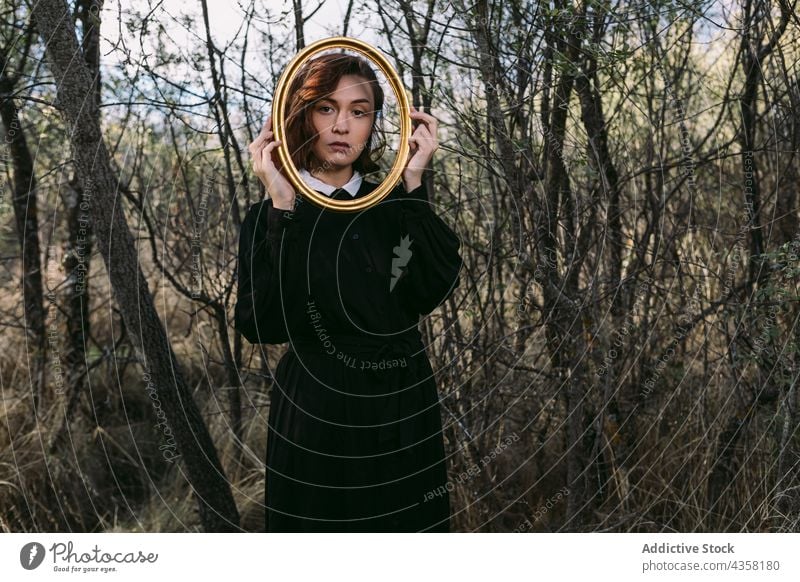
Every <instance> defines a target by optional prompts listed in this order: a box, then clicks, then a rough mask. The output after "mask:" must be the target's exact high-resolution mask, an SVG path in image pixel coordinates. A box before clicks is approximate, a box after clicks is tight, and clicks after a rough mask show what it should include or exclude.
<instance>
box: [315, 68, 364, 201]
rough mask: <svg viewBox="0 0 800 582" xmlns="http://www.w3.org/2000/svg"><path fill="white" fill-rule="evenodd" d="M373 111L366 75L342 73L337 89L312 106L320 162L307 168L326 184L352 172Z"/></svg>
mask: <svg viewBox="0 0 800 582" xmlns="http://www.w3.org/2000/svg"><path fill="white" fill-rule="evenodd" d="M374 118H375V113H374V107H373V96H372V90H371V88H370V86H369V84H368V81H367V80H366V79H363V78H361V77H357V76H356V75H345V76H343V77H342V78H341V79H339V84H338V85H337V86H336V90H335V91H334V92H333V93H331V94H330V96H328V97H325V98H323V99H321V100H320V101H319V102H317V103H316V104H315V105H314V106H313V111H312V113H311V120H312V123H313V124H314V129H315V130H316V131H317V135H318V136H319V137H318V139H316V141H315V142H314V145H313V146H312V151H313V152H314V155H315V156H316V158H317V159H318V160H319V161H321V162H322V163H321V164H320V166H318V167H316V168H312V169H311V170H310V172H311V173H312V174H314V175H315V176H316V177H317V178H319V179H320V180H322V181H323V182H326V183H328V184H334V185H338V186H341V185H344V184H345V183H347V181H348V180H349V179H350V177H352V175H353V169H352V166H353V162H355V160H356V158H358V156H359V155H360V153H361V152H362V151H363V150H364V148H365V147H366V145H367V141H368V140H369V137H370V134H371V133H372V125H373V123H374Z"/></svg>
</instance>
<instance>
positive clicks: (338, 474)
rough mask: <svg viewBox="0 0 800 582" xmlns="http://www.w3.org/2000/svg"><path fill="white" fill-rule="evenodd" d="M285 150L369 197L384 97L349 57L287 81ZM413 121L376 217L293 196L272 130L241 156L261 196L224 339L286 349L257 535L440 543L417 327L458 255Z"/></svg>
mask: <svg viewBox="0 0 800 582" xmlns="http://www.w3.org/2000/svg"><path fill="white" fill-rule="evenodd" d="M288 94H289V96H290V97H289V102H288V104H287V107H288V109H287V121H286V136H287V144H288V146H289V151H290V152H291V155H292V161H293V162H294V164H295V167H297V168H298V169H299V171H300V172H301V175H302V177H303V179H304V180H305V181H306V183H308V184H309V185H310V186H311V187H312V188H313V189H315V190H317V191H319V192H321V193H323V194H326V195H328V196H336V197H337V198H340V197H348V198H350V197H352V198H358V197H362V196H366V195H367V194H369V192H371V191H372V190H373V189H375V188H376V187H377V186H378V184H377V183H375V182H371V181H368V180H366V179H365V177H364V176H365V174H368V173H369V172H373V171H375V170H376V169H377V168H378V166H377V164H376V163H375V161H374V158H373V156H374V155H375V154H376V152H377V151H378V150H377V149H375V148H374V145H375V142H376V141H377V128H378V125H377V119H378V117H379V116H380V113H381V109H382V107H383V92H382V90H381V88H380V86H379V84H378V81H377V78H376V76H375V73H374V71H373V70H372V69H371V67H370V66H369V64H368V62H367V61H366V60H364V59H362V58H360V57H355V56H348V55H341V54H336V55H333V54H330V55H323V56H321V57H318V58H316V59H313V60H311V61H308V62H307V63H306V65H305V67H303V68H302V69H301V70H300V71H299V72H298V74H297V76H296V77H295V79H294V80H293V84H292V86H291V87H290V90H289V93H288ZM410 115H411V117H412V120H414V121H418V122H419V125H418V126H417V127H416V129H415V131H414V132H413V134H412V136H411V138H410V152H409V158H410V159H409V160H408V162H407V164H406V166H405V168H404V171H403V174H402V178H403V179H402V184H398V186H397V187H396V188H394V189H393V191H392V192H391V193H390V194H389V195H388V196H387V197H386V198H384V199H383V200H382V201H381V203H379V204H376V205H374V206H372V207H371V208H369V209H367V210H365V211H362V212H334V211H329V210H324V209H321V208H319V207H318V206H317V205H315V204H313V203H310V202H308V201H304V200H302V198H300V197H298V196H296V195H295V191H294V188H293V187H292V185H291V184H290V183H289V182H288V181H287V180H286V179H285V177H284V176H283V175H282V174H281V171H280V170H281V169H280V167H279V161H278V160H277V155H274V154H273V151H274V149H275V147H276V146H277V145H278V144H279V143H280V142H278V141H275V140H273V135H272V131H271V118H268V119H267V122H266V124H265V125H264V128H263V130H262V131H261V133H260V135H259V136H258V137H257V138H256V139H255V140H254V141H253V143H251V144H250V146H249V149H250V153H251V156H252V158H253V169H254V172H255V174H256V175H257V176H258V177H259V179H260V180H261V181H262V182H263V183H264V184H265V186H266V187H267V190H268V192H269V195H270V197H269V199H267V200H265V201H263V202H260V203H256V204H254V205H253V206H252V207H251V208H250V210H249V211H248V213H247V215H246V217H245V219H244V221H243V224H242V229H241V235H240V243H239V273H238V285H239V288H238V301H237V304H236V310H235V327H236V329H237V330H238V331H240V332H241V333H242V335H244V337H245V338H247V339H248V340H249V341H250V342H253V343H270V344H277V343H283V342H289V350H288V351H287V352H286V354H284V356H283V357H282V358H281V360H280V362H279V363H278V366H277V369H276V371H275V383H274V384H273V388H272V392H271V398H270V411H269V421H268V422H269V427H268V428H269V430H268V440H267V457H266V461H267V478H266V499H267V511H266V529H267V531H307V532H308V531H362V532H363V531H396V532H400V531H404V532H412V531H449V516H450V510H449V500H448V496H447V488H446V482H447V471H446V465H445V456H444V443H443V437H442V425H441V418H440V412H439V401H438V396H437V389H436V384H435V381H434V377H433V373H432V370H431V366H430V363H429V361H428V358H427V355H426V354H425V350H424V346H423V344H422V341H421V336H420V333H419V330H418V329H417V324H418V321H419V316H420V315H426V314H428V313H430V312H431V311H432V310H433V309H434V308H435V307H437V306H438V305H439V304H440V303H441V302H443V301H444V300H445V299H446V298H447V297H448V296H449V295H450V294H451V293H452V291H453V289H454V288H455V287H456V286H458V283H459V271H460V268H461V257H460V255H459V252H458V251H459V247H460V241H459V239H458V237H457V236H456V235H455V234H454V233H453V231H452V230H451V229H450V228H449V227H448V226H447V225H446V224H445V223H444V222H443V221H442V220H441V219H440V218H439V217H438V216H437V215H436V214H435V213H434V212H433V210H432V209H431V206H430V205H429V204H428V192H427V191H426V187H425V185H424V184H423V183H422V170H423V169H424V168H425V166H426V165H427V164H428V161H429V160H430V159H431V157H432V155H433V152H434V151H435V150H436V148H437V147H438V145H437V139H436V133H437V122H436V119H434V118H433V117H432V116H431V115H428V114H427V113H424V112H421V111H420V112H417V111H412V112H411V113H410Z"/></svg>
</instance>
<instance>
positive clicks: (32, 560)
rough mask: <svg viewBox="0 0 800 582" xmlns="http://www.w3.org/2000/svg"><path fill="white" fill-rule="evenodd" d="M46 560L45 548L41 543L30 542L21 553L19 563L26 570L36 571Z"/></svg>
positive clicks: (23, 547)
mask: <svg viewBox="0 0 800 582" xmlns="http://www.w3.org/2000/svg"><path fill="white" fill-rule="evenodd" d="M43 560H44V546H43V545H42V544H40V543H39V542H29V543H27V544H25V545H24V546H22V549H21V550H20V552H19V563H20V564H22V567H23V568H25V569H26V570H35V569H36V568H38V567H39V565H40V564H41V563H42V561H43Z"/></svg>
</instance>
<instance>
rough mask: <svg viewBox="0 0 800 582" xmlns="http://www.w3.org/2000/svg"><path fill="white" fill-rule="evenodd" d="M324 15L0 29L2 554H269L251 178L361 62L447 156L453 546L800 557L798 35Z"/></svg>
mask: <svg viewBox="0 0 800 582" xmlns="http://www.w3.org/2000/svg"><path fill="white" fill-rule="evenodd" d="M331 1H332V0H323V1H322V2H320V3H316V2H304V1H303V0H293V1H292V2H291V3H285V4H284V5H282V6H280V5H278V3H266V2H250V1H248V0H239V1H238V2H234V1H233V0H231V2H229V3H227V7H224V6H223V11H224V13H225V15H226V17H227V19H228V20H227V21H226V19H225V18H222V19H220V17H219V16H216V17H215V16H214V15H213V14H212V12H211V10H212V7H210V6H209V3H208V2H207V0H197V1H190V2H157V1H154V0H150V1H144V0H142V1H140V2H132V3H128V2H105V3H104V2H102V1H101V0H76V1H74V2H65V0H38V1H36V2H24V1H20V0H4V2H3V3H2V5H1V6H2V8H0V109H1V110H0V113H1V114H2V131H3V136H4V139H3V143H2V148H0V152H2V154H1V155H2V167H1V168H0V180H2V188H0V195H1V196H2V198H0V229H2V230H1V233H2V239H1V240H0V259H2V260H1V261H0V286H2V294H0V327H1V328H2V336H1V338H0V342H2V349H1V351H0V389H2V392H1V394H0V396H1V397H2V411H1V412H2V414H0V419H2V420H0V530H2V531H196V530H205V531H226V530H239V529H243V530H245V531H259V530H260V529H261V527H262V524H263V511H264V508H263V501H264V500H263V491H264V463H263V458H264V451H265V445H266V443H265V439H266V418H267V413H268V406H269V398H268V394H269V387H270V384H271V381H272V380H271V374H270V370H274V366H275V363H276V362H277V360H278V359H279V357H280V355H281V354H282V353H283V351H284V349H285V348H286V346H285V345H284V346H252V345H250V344H249V343H248V342H246V341H243V339H242V338H241V337H240V336H239V335H238V334H237V333H236V332H235V331H234V330H233V327H232V319H231V318H232V313H233V305H234V302H235V277H234V275H235V270H236V249H237V241H238V231H239V226H240V224H241V220H242V218H243V216H244V213H245V212H246V210H247V208H248V207H249V206H250V204H252V203H254V202H256V201H258V200H260V199H261V197H263V196H264V189H263V187H262V186H261V185H260V184H259V181H258V180H257V179H256V178H255V177H254V176H253V174H252V171H251V168H250V162H249V159H248V154H247V149H246V146H247V144H248V143H249V142H250V141H252V139H253V138H254V137H255V135H256V134H257V133H258V131H259V129H260V127H261V126H262V124H263V122H264V120H265V118H266V116H267V115H268V111H269V105H270V103H271V95H272V92H273V91H274V88H275V84H276V82H277V79H278V77H279V75H280V73H281V71H282V70H283V67H284V66H285V65H286V64H287V63H288V62H289V61H290V60H291V58H292V57H293V56H294V55H295V54H296V53H297V52H298V51H299V50H300V49H301V48H303V47H304V46H306V45H308V44H310V43H311V42H313V41H315V40H318V39H319V38H323V37H325V36H333V35H340V34H341V35H347V36H354V37H358V38H362V39H364V40H367V41H368V42H371V43H372V44H374V45H375V46H378V47H379V48H380V49H381V50H382V51H383V52H384V54H386V55H387V56H388V57H389V59H390V60H391V62H392V63H393V64H394V66H395V68H396V70H397V71H398V73H399V75H400V76H401V78H402V79H403V81H404V82H405V84H406V86H407V87H408V90H409V92H410V95H411V96H412V98H413V103H414V104H416V105H424V106H425V110H426V111H430V112H431V113H432V114H433V115H435V116H436V117H437V118H438V119H439V121H440V124H441V136H440V148H439V150H438V151H437V153H436V156H435V158H434V161H433V164H432V167H431V171H430V173H429V175H428V176H427V177H426V179H427V180H429V185H431V186H433V187H432V189H431V190H432V191H433V192H434V197H433V201H434V203H435V204H436V211H437V212H438V213H439V214H440V216H442V217H443V219H444V220H445V221H446V222H448V224H450V225H451V226H452V227H453V228H454V229H455V230H456V231H457V233H458V234H459V236H460V237H461V240H462V254H463V257H464V260H465V267H464V270H463V271H462V273H461V285H460V286H459V288H458V289H457V292H456V293H455V294H454V295H453V297H451V298H450V299H448V300H447V301H446V302H445V303H443V304H442V305H441V306H440V307H439V308H437V309H436V310H435V311H434V312H433V313H432V314H431V315H430V316H428V317H426V318H424V319H423V321H422V322H421V328H422V330H423V332H424V336H425V338H426V343H427V344H428V345H429V349H428V352H429V356H430V357H431V359H432V364H433V367H434V369H435V370H436V371H437V382H438V384H439V387H440V391H441V401H442V413H443V421H444V423H445V437H446V444H447V452H448V464H449V472H450V473H449V474H450V481H449V483H448V489H450V490H451V505H452V514H453V529H454V530H457V531H639V532H641V531H648V532H652V531H658V532H661V531H797V530H798V520H800V481H798V473H799V472H800V465H799V464H798V463H800V434H799V433H798V425H799V424H800V411H799V410H798V390H797V388H798V386H797V382H798V375H799V374H800V345H799V344H800V330H799V329H798V326H797V323H798V315H800V309H799V307H798V273H800V259H798V256H799V255H800V231H798V183H799V182H798V177H800V160H798V144H800V124H799V123H798V112H799V111H800V85H798V73H799V72H800V68H799V67H798V52H799V50H800V49H799V45H798V32H799V31H800V26H798V25H800V21H799V20H798V16H797V12H796V11H797V1H796V0H730V1H729V0H726V1H723V2H708V1H699V0H676V1H671V0H655V1H649V0H648V1H633V2H631V1H616V0H614V1H603V0H583V1H565V0H554V1H552V2H547V3H541V2H533V1H522V0H511V1H503V2H499V1H493V0H475V1H474V2H469V3H468V2H463V1H461V0H459V1H452V0H450V1H447V2H444V1H442V0H420V1H414V2H410V1H409V0H382V1H380V2H353V1H352V0H351V1H350V2H349V3H343V4H341V8H342V14H343V17H342V19H341V20H338V21H325V22H323V24H324V25H325V26H324V27H323V26H322V25H321V24H320V20H319V19H320V16H319V14H322V13H321V12H320V13H318V12H317V11H318V10H324V9H325V8H326V7H327V6H328V4H329V3H330V2H331ZM220 4H224V3H222V2H220V3H218V4H215V6H214V9H216V10H219V9H220V6H219V5H220ZM223 24H225V25H226V26H227V27H228V29H229V30H232V31H233V33H232V34H231V35H230V36H229V38H228V39H226V40H224V41H222V40H220V37H219V35H216V36H215V32H214V31H215V29H216V28H217V27H219V26H222V25H223ZM192 488H194V490H195V491H196V492H197V495H195V494H193V493H192Z"/></svg>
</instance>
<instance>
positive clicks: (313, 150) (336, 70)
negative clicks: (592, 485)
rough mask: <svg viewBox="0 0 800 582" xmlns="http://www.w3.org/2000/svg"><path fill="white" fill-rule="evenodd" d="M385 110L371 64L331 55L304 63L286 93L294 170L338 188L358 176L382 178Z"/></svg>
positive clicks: (287, 142)
mask: <svg viewBox="0 0 800 582" xmlns="http://www.w3.org/2000/svg"><path fill="white" fill-rule="evenodd" d="M383 105H384V92H383V89H382V88H381V85H380V83H379V82H378V78H377V76H376V74H375V71H374V70H373V68H372V66H371V65H370V61H369V60H367V59H365V58H362V57H361V56H355V55H348V54H334V53H329V54H323V55H321V56H319V57H317V58H314V59H311V60H309V61H307V62H306V63H304V64H303V66H302V67H300V69H299V70H298V72H297V74H296V75H295V76H294V78H293V79H292V82H291V85H290V87H289V90H288V91H287V99H286V109H285V111H286V121H285V130H286V131H285V134H286V135H285V141H286V145H287V147H288V149H289V154H290V156H291V158H292V163H293V164H294V166H295V168H297V169H298V170H300V169H307V170H308V171H309V172H311V173H312V174H313V175H314V176H315V177H317V178H318V179H320V180H322V181H323V182H325V183H326V184H330V185H332V186H336V187H341V186H344V185H345V184H346V183H347V182H348V181H349V180H350V178H352V176H353V173H354V172H355V171H357V172H360V173H361V175H362V176H364V177H367V176H369V175H370V174H375V173H377V172H380V170H381V168H380V166H379V165H378V163H377V161H378V160H379V159H380V158H381V155H382V153H383V150H384V149H385V147H386V141H385V137H384V135H383V127H382V120H383V117H382V114H383ZM336 142H341V143H342V144H344V145H343V146H342V147H337V145H336ZM378 181H379V180H378Z"/></svg>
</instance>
